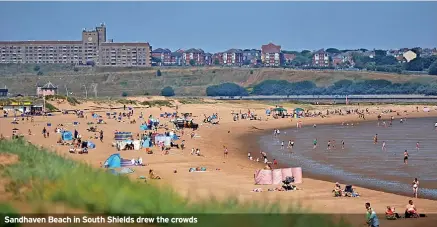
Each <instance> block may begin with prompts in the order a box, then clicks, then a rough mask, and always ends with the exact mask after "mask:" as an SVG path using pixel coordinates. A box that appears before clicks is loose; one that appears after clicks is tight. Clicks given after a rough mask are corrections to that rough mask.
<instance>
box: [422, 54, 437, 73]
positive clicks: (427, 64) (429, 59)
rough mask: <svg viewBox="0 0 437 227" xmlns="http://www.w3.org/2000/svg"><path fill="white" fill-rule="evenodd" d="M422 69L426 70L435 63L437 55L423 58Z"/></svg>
mask: <svg viewBox="0 0 437 227" xmlns="http://www.w3.org/2000/svg"><path fill="white" fill-rule="evenodd" d="M422 60H423V69H425V70H427V69H429V67H430V66H431V64H432V63H433V62H435V61H437V55H432V56H429V57H423V58H422Z"/></svg>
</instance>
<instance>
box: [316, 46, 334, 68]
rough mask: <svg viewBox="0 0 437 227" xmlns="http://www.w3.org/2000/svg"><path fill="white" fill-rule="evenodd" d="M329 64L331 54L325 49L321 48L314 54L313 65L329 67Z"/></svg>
mask: <svg viewBox="0 0 437 227" xmlns="http://www.w3.org/2000/svg"><path fill="white" fill-rule="evenodd" d="M329 64H330V63H329V55H328V53H327V52H325V50H324V49H320V50H318V51H316V52H315V53H314V54H313V66H316V67H328V66H329Z"/></svg>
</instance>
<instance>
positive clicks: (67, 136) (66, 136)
mask: <svg viewBox="0 0 437 227" xmlns="http://www.w3.org/2000/svg"><path fill="white" fill-rule="evenodd" d="M62 140H63V141H69V140H73V134H72V133H71V132H70V131H64V132H62Z"/></svg>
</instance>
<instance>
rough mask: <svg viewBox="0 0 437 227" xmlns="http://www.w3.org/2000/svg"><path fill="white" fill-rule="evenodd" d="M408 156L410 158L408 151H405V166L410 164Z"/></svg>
mask: <svg viewBox="0 0 437 227" xmlns="http://www.w3.org/2000/svg"><path fill="white" fill-rule="evenodd" d="M408 156H409V155H408V151H407V150H405V151H404V164H405V165H407V164H408Z"/></svg>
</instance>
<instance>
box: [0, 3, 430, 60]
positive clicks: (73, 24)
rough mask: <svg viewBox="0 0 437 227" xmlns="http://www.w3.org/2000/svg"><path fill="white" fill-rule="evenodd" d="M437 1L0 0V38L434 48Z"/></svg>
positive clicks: (217, 46)
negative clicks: (102, 30)
mask: <svg viewBox="0 0 437 227" xmlns="http://www.w3.org/2000/svg"><path fill="white" fill-rule="evenodd" d="M436 12H437V2H0V21H1V23H0V40H1V41H5V40H80V39H81V31H82V29H83V28H88V29H91V28H94V27H95V26H97V25H98V24H100V23H101V22H104V23H105V24H106V26H107V37H108V38H109V39H114V42H149V43H150V44H151V45H152V47H153V49H156V48H159V47H163V48H170V49H171V50H173V51H174V50H177V49H179V48H181V49H188V48H202V49H203V50H205V51H208V52H219V51H225V50H227V49H230V48H240V49H246V48H256V49H260V47H261V45H263V44H267V43H269V42H273V43H275V44H278V45H281V46H282V49H283V50H304V49H308V50H317V49H321V48H325V49H326V48H330V47H335V48H338V49H358V48H366V49H374V48H376V49H392V48H402V47H410V48H412V47H417V46H420V47H436V46H437V13H436Z"/></svg>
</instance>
